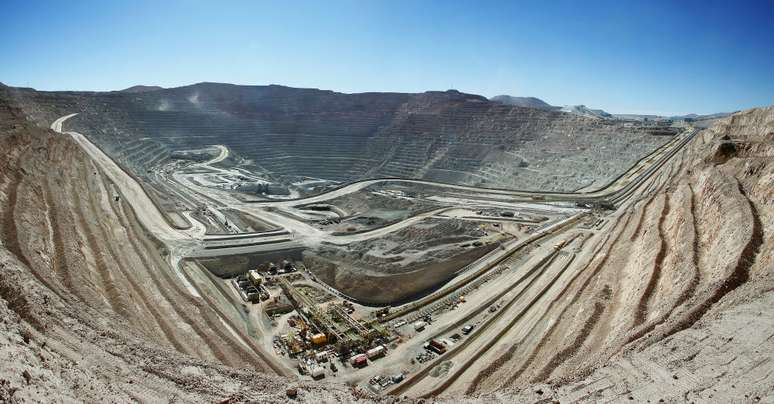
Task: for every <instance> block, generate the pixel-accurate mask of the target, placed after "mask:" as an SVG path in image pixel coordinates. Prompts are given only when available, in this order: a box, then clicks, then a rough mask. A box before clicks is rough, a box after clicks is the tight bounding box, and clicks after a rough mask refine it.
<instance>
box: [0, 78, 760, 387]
mask: <svg viewBox="0 0 774 404" xmlns="http://www.w3.org/2000/svg"><path fill="white" fill-rule="evenodd" d="M0 147H2V150H3V151H4V158H3V159H2V160H0V230H1V232H0V239H1V240H2V246H0V402H27V401H45V402H49V401H55V402H82V401H87V402H108V401H110V402H127V401H148V402H160V401H161V402H164V401H170V402H172V401H177V402H219V401H224V400H226V401H228V400H230V401H232V402H243V401H255V402H284V401H286V400H288V396H287V394H288V389H290V390H291V392H293V391H295V392H296V393H297V397H296V398H295V399H296V400H297V401H300V402H353V401H361V402H363V401H393V400H394V398H392V397H387V398H379V397H373V396H370V395H368V394H366V393H365V392H363V391H361V390H358V389H356V388H353V387H350V386H346V385H342V384H337V383H336V382H335V381H333V380H326V381H324V382H322V383H312V382H299V381H297V380H295V379H294V378H293V377H292V375H288V374H282V373H283V372H282V371H279V372H278V371H276V370H274V369H273V367H272V364H271V360H270V358H268V359H267V358H266V357H264V356H262V355H261V353H260V352H259V351H258V350H256V349H254V347H250V346H245V345H243V344H240V343H238V342H237V341H236V339H235V336H233V335H230V334H229V333H227V332H224V331H223V329H222V327H218V326H214V325H215V324H216V323H217V322H218V321H219V320H218V313H217V312H216V308H213V307H210V305H208V304H207V302H206V300H204V299H203V298H195V297H191V296H190V295H189V294H188V293H186V291H185V290H181V289H180V287H179V286H177V285H176V283H175V282H174V281H173V280H171V279H172V276H173V275H171V268H169V266H168V265H167V264H166V263H165V261H164V260H163V259H161V258H160V257H161V254H162V253H163V251H160V247H159V246H158V245H157V244H156V243H155V242H154V240H152V239H151V238H149V237H148V236H147V235H146V234H145V233H144V232H143V230H142V229H141V228H140V227H139V225H138V223H137V221H136V219H135V218H134V215H133V213H132V212H131V208H130V207H129V206H126V205H125V204H122V203H115V201H114V200H113V199H112V196H113V192H111V190H110V184H109V183H108V182H107V181H106V179H105V178H104V176H103V175H102V174H101V173H100V172H99V171H98V170H97V169H96V168H94V166H93V165H92V164H91V163H90V161H89V160H88V158H87V156H86V155H85V154H84V153H83V152H82V151H81V150H80V149H79V148H78V147H77V145H76V144H74V143H73V142H72V141H70V140H69V139H67V138H65V137H62V136H61V135H57V134H55V133H53V132H51V131H48V130H43V129H40V128H36V127H34V126H33V125H31V124H30V123H29V122H28V121H27V119H26V117H25V116H24V115H23V113H21V111H20V110H19V109H17V108H15V106H14V105H13V102H11V101H9V99H8V98H7V97H5V94H3V93H2V90H1V89H0ZM613 220H615V221H616V225H615V226H614V228H613V230H612V233H611V234H610V237H609V238H608V239H607V240H606V241H605V242H604V243H601V244H600V245H599V246H598V248H599V250H598V251H599V252H600V254H598V255H597V257H596V258H594V259H593V260H591V261H590V263H589V266H588V267H587V268H584V270H583V271H581V272H579V276H578V277H577V278H576V279H577V280H576V281H574V282H573V283H571V284H570V285H568V289H567V293H566V298H565V300H563V301H562V302H560V303H559V304H557V305H556V306H555V307H554V308H552V310H553V311H552V313H555V314H553V315H552V316H550V318H548V319H547V320H546V321H545V323H544V327H543V328H540V329H537V330H535V331H534V333H533V334H532V338H531V339H526V340H525V342H524V343H523V344H519V345H514V346H513V347H504V348H505V349H503V350H502V355H501V356H500V357H499V358H496V360H493V361H491V362H490V364H489V366H488V367H486V368H485V369H482V371H481V372H480V374H479V377H477V378H476V380H474V381H473V382H472V383H471V384H470V387H469V388H468V389H467V391H465V392H457V393H455V394H457V395H454V396H451V395H449V396H442V397H440V398H438V400H440V401H450V402H461V401H470V402H477V401H502V402H530V401H543V400H547V401H551V400H559V401H576V400H585V401H595V402H596V401H609V400H613V401H615V400H629V399H631V400H636V401H640V402H644V401H651V402H658V401H660V400H664V401H673V402H682V401H697V402H707V401H723V402H727V401H736V402H744V401H755V400H763V401H770V400H771V399H772V395H773V394H774V376H773V375H774V364H773V363H772V360H771V359H772V357H771V356H772V354H771V353H772V352H774V311H772V310H771V307H772V303H774V279H772V272H773V271H774V268H773V267H772V265H774V264H773V262H772V261H773V260H774V251H773V249H774V243H773V242H772V237H771V234H772V233H773V232H774V108H772V107H770V108H764V109H756V110H750V111H745V112H741V113H738V114H736V115H734V116H731V117H729V118H726V119H724V120H721V121H720V122H719V123H718V124H716V125H715V126H713V127H712V128H710V129H708V130H705V131H703V132H702V133H701V134H700V135H699V136H697V137H696V138H695V139H694V140H693V141H692V142H691V144H690V145H689V148H688V149H687V150H686V152H685V153H682V155H681V156H680V157H679V161H677V162H676V163H675V164H672V168H671V170H670V171H669V172H665V173H664V174H663V176H662V177H661V178H660V180H659V181H656V182H654V184H653V187H652V189H650V190H649V191H648V192H647V193H646V194H645V197H643V198H642V199H641V200H640V201H639V202H637V203H634V204H632V205H629V206H627V207H626V209H623V210H622V211H621V212H619V213H617V214H616V215H615V216H614V218H613ZM278 373H279V374H278ZM463 394H464V396H463Z"/></svg>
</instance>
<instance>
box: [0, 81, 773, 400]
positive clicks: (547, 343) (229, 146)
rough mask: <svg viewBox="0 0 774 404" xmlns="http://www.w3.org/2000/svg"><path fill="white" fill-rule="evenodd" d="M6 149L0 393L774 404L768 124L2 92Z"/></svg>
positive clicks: (192, 90)
mask: <svg viewBox="0 0 774 404" xmlns="http://www.w3.org/2000/svg"><path fill="white" fill-rule="evenodd" d="M74 114H77V115H74ZM704 126H706V128H704ZM0 146H1V147H2V149H3V150H4V151H5V156H4V158H3V159H0V241H2V244H1V245H0V318H2V322H0V402H27V401H43V402H46V401H56V402H83V401H86V402H105V401H111V402H131V401H147V402H160V401H161V402H163V401H169V402H286V401H287V400H289V399H291V398H292V399H294V400H296V401H299V402H310V403H312V402H314V403H317V402H354V401H359V402H370V401H373V402H394V401H415V400H427V399H429V400H435V401H438V402H551V401H553V400H558V401H560V402H576V401H586V402H609V401H629V400H634V401H636V402H661V401H665V402H686V401H687V402H756V401H771V400H772V397H774V362H772V354H771V352H774V312H772V310H771V306H772V304H774V277H773V276H772V274H773V273H774V241H772V236H771V235H772V233H773V232H774V107H764V108H757V109H752V110H747V111H742V112H738V113H736V114H733V115H731V116H728V117H724V118H720V119H714V120H712V122H711V123H706V125H704V124H703V125H702V126H701V127H699V126H698V125H691V123H690V122H687V121H671V120H663V121H658V122H648V123H643V122H641V121H632V120H627V119H623V118H620V119H619V118H616V119H601V118H594V117H585V116H579V115H577V114H572V113H569V112H562V111H559V110H544V109H540V108H532V107H525V106H518V105H505V104H501V103H495V102H491V101H489V100H487V99H486V98H484V97H480V96H476V95H470V94H463V93H459V92H428V93H421V94H402V93H364V94H341V93H334V92H330V91H321V90H307V89H291V88H287V87H279V86H268V87H251V86H230V85H216V84H211V83H204V84H199V85H194V86H187V87H180V88H177V89H159V88H137V89H135V90H133V91H130V92H108V93H80V92H39V91H35V90H32V89H23V88H11V87H5V86H2V85H0ZM603 147H604V148H603ZM248 270H254V271H255V272H252V273H250V272H247V271H248ZM258 274H259V275H258ZM264 294H265V295H266V296H263V295H264ZM319 335H323V337H324V338H322V337H319ZM436 345H437V346H436ZM372 353H373V355H372ZM361 355H362V356H363V358H362V359H363V361H364V363H361V362H360V361H359V360H358V357H359V356H361ZM366 355H367V356H368V358H367V361H366V360H365V356H366ZM319 372H322V373H319ZM319 379H322V380H319Z"/></svg>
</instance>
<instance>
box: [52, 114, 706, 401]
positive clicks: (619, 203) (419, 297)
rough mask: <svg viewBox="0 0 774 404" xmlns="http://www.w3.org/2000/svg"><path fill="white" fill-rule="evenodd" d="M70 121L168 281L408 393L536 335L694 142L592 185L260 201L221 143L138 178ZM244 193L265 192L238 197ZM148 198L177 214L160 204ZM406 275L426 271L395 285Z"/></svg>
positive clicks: (273, 354) (403, 188)
mask: <svg viewBox="0 0 774 404" xmlns="http://www.w3.org/2000/svg"><path fill="white" fill-rule="evenodd" d="M76 116H77V115H75V114H70V115H66V116H63V117H61V118H59V119H57V120H56V121H55V122H54V123H53V124H52V125H51V128H52V129H53V130H54V131H56V132H59V133H61V134H62V135H64V136H71V137H72V138H73V139H75V140H76V141H77V142H78V143H80V144H81V146H82V147H83V148H84V149H85V150H86V151H87V152H88V153H89V154H90V155H91V156H92V158H94V160H95V161H97V162H98V163H99V164H100V165H101V167H100V168H101V169H102V170H103V171H104V172H105V173H106V174H107V176H108V178H109V179H110V180H111V181H112V182H113V183H114V184H117V185H118V190H119V193H120V194H121V195H122V196H123V197H124V198H126V199H127V202H128V203H129V204H130V205H131V206H135V207H139V206H141V207H143V208H142V209H137V213H138V216H139V219H140V221H141V222H143V223H144V224H146V226H147V228H148V229H150V231H151V232H153V233H154V236H156V237H158V238H159V239H160V240H164V241H165V244H166V246H167V248H168V249H169V251H170V260H171V263H172V265H173V266H179V268H177V269H176V273H177V276H178V277H179V278H180V279H179V281H180V283H181V284H185V285H187V286H188V288H189V289H191V290H200V288H198V287H196V286H195V284H196V283H198V282H202V280H198V281H196V280H193V279H192V278H193V277H194V275H193V273H198V277H202V274H203V273H206V272H210V271H211V272H213V273H214V274H216V275H217V276H212V275H207V276H206V279H208V280H209V281H211V282H215V283H219V284H220V285H216V286H217V287H218V288H220V289H221V290H224V289H225V290H228V293H231V294H233V296H232V297H233V298H236V299H239V300H241V301H242V305H243V306H244V307H246V310H247V313H249V314H248V317H247V318H245V319H244V320H243V321H246V322H248V323H253V325H252V326H251V327H254V328H255V331H256V337H257V342H255V343H256V345H258V349H260V350H261V351H263V352H265V353H266V355H268V356H269V357H268V358H267V360H268V361H270V362H273V363H274V367H276V368H281V369H285V370H284V372H285V373H286V374H296V375H297V376H298V377H300V378H309V379H310V380H319V379H323V378H335V379H336V380H339V381H342V382H349V383H355V384H359V385H360V386H361V387H363V388H366V389H368V390H370V391H372V392H373V393H375V394H394V395H409V396H413V397H428V396H437V395H440V394H443V393H444V392H446V391H449V390H455V389H459V388H460V387H459V386H466V385H469V383H470V382H471V378H472V377H473V376H475V375H476V374H477V373H479V372H480V371H481V370H482V369H483V366H484V365H485V364H487V363H489V361H486V360H481V358H486V357H487V356H489V355H491V354H492V352H493V351H494V350H495V349H496V347H497V346H498V345H501V344H503V343H504V341H505V340H514V339H518V338H524V333H525V330H528V329H529V328H534V327H537V326H538V325H539V321H540V316H538V315H537V314H538V313H539V311H540V310H541V309H540V307H541V306H542V307H547V306H550V305H551V304H552V303H551V302H552V301H555V300H556V299H558V298H560V296H561V293H562V290H561V289H562V287H563V285H566V284H567V283H568V282H569V281H570V279H571V278H573V277H574V276H577V272H576V271H577V270H578V268H577V262H578V261H584V260H585V261H589V260H590V259H591V260H593V259H594V258H595V255H594V254H595V252H594V249H595V248H596V247H595V246H598V245H599V242H600V240H603V239H605V238H606V237H609V233H610V231H611V228H612V227H614V226H615V223H616V216H617V215H619V213H618V212H620V211H621V210H622V209H626V208H627V206H631V205H632V204H634V203H636V202H637V201H638V200H639V199H640V198H641V197H642V195H643V194H644V193H646V192H647V191H648V190H649V189H652V188H654V187H658V186H660V183H661V182H663V180H664V178H665V175H664V172H665V171H664V170H665V169H669V168H668V167H671V166H672V165H673V164H674V163H673V162H674V160H675V159H679V158H680V157H679V156H680V153H682V152H684V147H685V145H686V144H688V143H689V142H690V141H691V140H692V139H693V137H694V135H695V134H696V130H695V129H693V128H691V127H690V126H683V127H677V128H676V130H675V133H676V135H674V136H673V137H671V138H670V139H669V140H668V141H666V142H664V143H663V144H662V145H660V146H659V147H657V148H655V149H654V150H652V151H651V152H649V153H647V154H645V155H643V156H642V157H641V158H640V159H639V160H637V161H635V162H634V163H633V165H632V166H631V167H630V168H629V169H628V170H626V171H625V172H623V173H621V174H620V175H618V176H616V177H615V178H612V179H611V181H610V182H609V183H608V184H606V185H604V186H602V187H599V188H597V189H589V190H580V191H575V192H566V191H564V192H555V191H548V192H538V191H517V190H507V189H493V188H486V187H483V188H482V187H475V186H470V185H460V184H448V183H442V182H434V181H430V180H424V179H411V178H375V179H365V180H361V181H356V182H350V183H348V184H347V183H345V184H342V185H341V186H338V187H335V188H330V189H325V190H323V191H322V192H319V193H317V194H315V195H311V196H308V197H304V196H301V195H300V194H299V193H293V192H291V193H290V194H288V195H284V196H283V195H279V196H277V195H271V194H267V192H266V191H267V190H268V187H269V186H270V184H271V182H270V181H267V180H265V179H264V178H262V177H260V176H256V175H254V174H252V173H250V172H246V171H245V170H243V169H240V168H238V167H221V166H219V163H222V162H223V161H225V160H227V159H228V158H229V154H230V149H229V148H228V147H227V146H225V145H213V146H211V147H208V148H204V149H196V150H188V151H186V150H183V151H178V152H176V154H173V155H172V156H171V157H170V161H169V162H168V163H165V164H161V165H159V166H155V167H151V168H150V169H148V173H149V175H148V177H146V181H148V182H149V183H144V182H139V181H138V179H137V177H136V176H134V175H133V174H131V173H130V172H128V171H127V170H126V169H125V168H124V167H122V166H121V165H119V164H118V163H114V162H113V160H112V159H111V158H110V157H109V156H108V155H107V154H105V153H104V152H103V151H102V149H101V148H100V147H99V146H97V145H96V144H94V143H92V142H91V141H90V140H89V138H88V137H87V136H84V135H82V134H80V133H77V132H74V131H69V130H66V129H63V127H64V126H65V125H66V124H67V122H68V120H70V119H73V118H75V117H76ZM245 183H251V184H266V185H265V186H264V187H263V188H261V187H260V186H259V187H258V188H257V189H258V190H259V191H260V192H258V194H256V193H245V192H242V191H243V186H244V184H245ZM151 187H152V188H153V189H154V190H157V191H158V192H160V193H161V194H164V195H168V196H169V195H172V196H173V198H174V199H175V203H174V204H169V203H167V204H164V203H161V202H160V201H159V200H158V199H157V198H156V197H153V196H152V195H154V193H153V192H147V191H146V190H145V189H147V188H151ZM261 195H263V197H261ZM393 235H396V236H395V237H393ZM425 237H427V241H423V240H425ZM406 242H409V243H410V244H406ZM425 243H426V245H424V246H422V247H417V246H416V244H425ZM411 244H415V245H414V246H412V245H411ZM358 251H362V252H358ZM364 253H365V255H364ZM242 256H249V257H250V258H249V259H239V257H242ZM270 260H273V261H270ZM388 262H389V263H388ZM439 262H440V263H441V264H446V265H441V266H439V265H438V263H439ZM360 265H362V266H364V267H366V268H367V267H369V266H371V265H379V266H381V268H382V271H383V272H382V273H381V274H380V276H381V277H384V278H388V279H389V278H392V279H393V280H394V282H405V283H407V284H408V283H412V285H406V287H404V288H400V289H399V290H395V291H393V293H391V294H389V293H378V292H377V293H374V291H373V288H375V287H380V286H381V285H379V284H373V283H372V282H370V281H369V280H368V279H358V273H357V268H358V267H360ZM330 266H334V267H337V268H336V269H334V271H335V272H344V271H345V270H344V269H343V268H351V269H349V270H348V271H349V272H350V274H349V275H348V276H349V278H350V279H345V280H340V279H336V275H334V277H333V278H331V276H330V275H329V274H328V273H327V270H326V269H325V268H318V267H330ZM414 271H424V272H430V271H435V272H436V273H434V274H430V275H429V276H428V275H427V274H425V275H423V276H425V277H427V278H428V279H426V280H418V279H416V278H413V277H410V276H406V275H411V274H412V272H414ZM186 272H191V273H186ZM337 275H339V274H337ZM412 278H413V279H412ZM383 281H387V280H383ZM412 281H413V282H412ZM201 293H205V292H197V294H201ZM235 326H238V325H235ZM477 369H479V370H477Z"/></svg>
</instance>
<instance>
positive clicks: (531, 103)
mask: <svg viewBox="0 0 774 404" xmlns="http://www.w3.org/2000/svg"><path fill="white" fill-rule="evenodd" d="M489 100H490V101H494V102H499V103H502V104H505V105H513V106H516V107H526V108H539V109H548V110H553V109H556V108H557V107H555V106H553V105H551V104H549V103H547V102H545V101H543V100H541V99H540V98H536V97H514V96H511V95H496V96H494V97H492V98H490V99H489Z"/></svg>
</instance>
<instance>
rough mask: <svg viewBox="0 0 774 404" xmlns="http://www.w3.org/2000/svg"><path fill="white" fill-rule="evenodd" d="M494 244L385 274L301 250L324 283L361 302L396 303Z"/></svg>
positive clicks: (429, 286) (427, 287)
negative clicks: (414, 267)
mask: <svg viewBox="0 0 774 404" xmlns="http://www.w3.org/2000/svg"><path fill="white" fill-rule="evenodd" d="M494 248H497V245H496V244H489V245H485V246H482V247H476V248H473V249H470V250H468V251H466V252H464V253H461V254H457V255H455V256H453V257H449V258H447V259H444V260H442V261H437V262H432V263H428V264H424V265H421V266H420V267H419V268H416V269H414V270H411V271H408V272H401V273H393V274H388V273H384V272H377V271H376V270H375V269H368V268H366V267H363V266H360V265H356V264H349V263H347V264H342V263H334V262H332V261H330V260H328V259H326V258H323V257H320V256H318V255H313V254H304V265H306V267H307V268H310V269H312V271H313V272H314V273H315V274H316V275H317V276H318V277H319V278H320V280H322V281H323V282H325V283H326V284H328V285H331V286H333V287H334V288H336V289H338V290H340V291H341V292H343V293H345V294H346V295H348V296H350V297H352V298H354V299H357V300H358V301H359V302H360V303H363V304H372V305H398V304H402V303H405V302H408V301H411V300H414V299H417V298H419V297H421V296H424V295H426V294H428V293H431V292H432V291H434V290H436V289H438V288H439V287H441V286H443V285H444V284H445V283H446V282H448V281H449V280H450V279H451V278H453V276H454V274H455V273H456V272H457V271H458V270H460V269H461V268H463V267H464V266H465V265H467V264H469V263H471V262H474V261H475V260H477V259H479V258H481V257H482V256H484V255H486V254H487V253H488V252H489V251H492V250H493V249H494Z"/></svg>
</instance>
